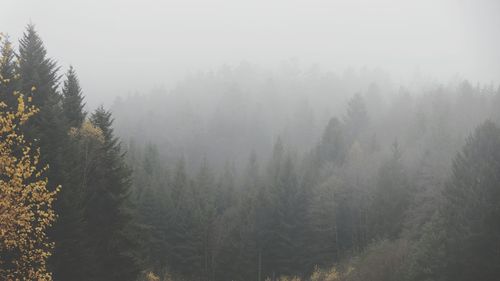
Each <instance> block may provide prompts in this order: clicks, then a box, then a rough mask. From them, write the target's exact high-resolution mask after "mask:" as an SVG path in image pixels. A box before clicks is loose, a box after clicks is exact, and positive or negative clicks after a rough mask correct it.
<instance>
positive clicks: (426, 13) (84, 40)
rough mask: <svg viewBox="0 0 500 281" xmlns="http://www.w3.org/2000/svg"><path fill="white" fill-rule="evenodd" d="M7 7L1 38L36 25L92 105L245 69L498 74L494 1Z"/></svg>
mask: <svg viewBox="0 0 500 281" xmlns="http://www.w3.org/2000/svg"><path fill="white" fill-rule="evenodd" d="M4 10H5V11H11V12H9V13H5V14H4V15H3V16H2V17H1V19H0V26H1V27H2V29H3V30H6V31H9V33H11V34H12V36H13V37H15V36H16V35H18V34H21V33H22V31H23V28H24V27H25V26H26V23H29V22H33V23H36V25H37V27H38V28H39V30H40V34H41V36H42V37H43V38H44V42H45V44H46V45H47V47H48V49H49V54H57V61H58V62H59V64H60V65H61V66H64V67H67V66H68V65H69V64H72V65H74V66H75V67H76V68H77V69H78V73H79V75H80V77H81V80H82V85H83V88H84V89H85V90H86V96H87V102H88V104H89V105H90V106H92V107H95V106H97V105H99V104H101V103H106V104H108V105H109V104H110V102H112V101H113V99H114V98H115V97H116V96H123V95H127V94H129V93H134V92H141V93H143V92H145V91H147V90H150V89H151V88H153V87H155V86H165V87H167V88H170V87H172V86H173V85H175V83H176V82H177V81H178V80H180V79H182V78H183V77H184V76H185V75H187V74H190V73H196V72H198V71H210V70H216V69H218V68H219V67H221V66H222V65H231V66H234V65H238V64H239V63H240V62H242V61H245V62H249V63H252V64H258V65H260V66H263V67H270V68H272V67H277V66H279V65H280V64H281V63H282V62H283V61H286V60H289V59H295V60H297V61H299V62H300V64H302V65H304V66H305V67H309V66H310V65H320V66H321V67H324V68H326V69H327V70H331V71H337V72H343V71H345V70H346V69H350V68H352V69H355V70H359V69H361V68H367V69H378V68H380V69H383V70H384V71H387V72H389V73H390V74H391V76H392V78H393V79H394V81H395V82H396V83H400V82H402V81H407V80H408V79H409V78H408V77H412V76H413V75H414V74H415V73H422V74H425V75H429V76H431V77H435V78H437V79H440V81H447V80H449V79H451V78H452V77H454V76H455V75H459V76H460V77H464V78H467V79H469V80H471V81H473V83H475V82H484V83H489V82H498V77H499V74H500V66H499V64H498V63H495V62H498V61H500V55H499V54H498V51H497V50H498V49H499V47H500V39H498V36H495V35H496V32H497V30H498V27H499V26H500V20H499V19H498V16H497V15H498V12H499V11H500V4H499V3H498V2H497V1H493V0H491V1H480V3H476V1H458V0H457V1H450V0H446V1H393V0H383V1H359V0H356V1H317V0H314V1H280V0H279V1H225V0H224V1H221V0H217V1H210V2H207V1H193V0H188V1H153V0H148V1H114V0H111V1H50V2H48V3H42V2H40V1H21V2H18V1H6V3H4ZM96 66H98V67H96Z"/></svg>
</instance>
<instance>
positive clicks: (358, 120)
mask: <svg viewBox="0 0 500 281" xmlns="http://www.w3.org/2000/svg"><path fill="white" fill-rule="evenodd" d="M344 124H345V126H346V132H347V139H348V140H349V141H350V142H352V141H353V140H356V139H358V140H359V134H360V133H361V132H363V130H364V129H365V128H366V127H367V126H368V113H367V111H366V105H365V102H364V100H363V97H362V96H361V95H360V94H356V95H354V96H353V97H352V98H351V100H349V103H348V104H347V113H346V116H345V118H344Z"/></svg>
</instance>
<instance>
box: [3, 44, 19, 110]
mask: <svg viewBox="0 0 500 281" xmlns="http://www.w3.org/2000/svg"><path fill="white" fill-rule="evenodd" d="M2 39H3V40H2ZM0 40H1V41H3V42H2V46H1V50H0V100H1V101H3V102H4V103H5V104H6V106H7V107H5V108H4V109H3V110H8V109H10V110H12V109H15V108H14V107H15V106H17V99H16V98H17V97H16V95H17V93H16V90H17V88H18V82H19V77H16V76H17V75H16V65H15V62H14V59H15V54H14V49H13V48H12V43H11V42H10V41H9V38H8V37H5V38H1V37H0Z"/></svg>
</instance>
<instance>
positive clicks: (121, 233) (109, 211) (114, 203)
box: [85, 107, 139, 281]
mask: <svg viewBox="0 0 500 281" xmlns="http://www.w3.org/2000/svg"><path fill="white" fill-rule="evenodd" d="M90 120H91V122H92V124H93V125H94V126H95V127H97V128H99V129H100V131H101V132H102V135H103V142H102V145H101V147H100V148H99V150H100V151H99V157H98V159H97V164H96V168H95V170H94V174H93V175H92V179H90V180H89V183H88V188H89V194H88V199H87V200H88V201H87V204H86V209H85V218H86V220H87V225H88V226H87V227H88V235H89V238H90V239H91V242H92V243H91V245H92V247H93V250H94V251H93V254H94V258H95V260H94V272H93V274H94V277H93V278H94V279H95V280H102V281H113V280H116V281H118V280H121V281H123V280H135V278H136V277H137V275H138V273H139V265H138V262H139V261H138V259H137V245H136V243H135V242H134V241H133V240H132V239H131V237H130V231H131V230H132V228H133V221H132V214H131V209H130V205H129V204H130V202H129V200H128V196H129V189H130V180H129V179H130V171H129V169H128V168H127V166H126V165H125V161H124V154H123V152H122V150H121V146H120V143H119V141H118V139H117V138H116V137H115V136H114V133H113V128H112V123H113V120H112V118H111V113H110V112H108V111H106V110H105V109H104V108H103V107H99V108H98V109H97V110H96V111H95V112H94V113H93V114H92V116H91V118H90Z"/></svg>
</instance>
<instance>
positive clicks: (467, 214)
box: [441, 121, 500, 280]
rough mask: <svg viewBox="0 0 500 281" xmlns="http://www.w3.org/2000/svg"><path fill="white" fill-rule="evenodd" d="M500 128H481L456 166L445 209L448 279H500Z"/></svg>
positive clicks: (489, 122)
mask: <svg viewBox="0 0 500 281" xmlns="http://www.w3.org/2000/svg"><path fill="white" fill-rule="evenodd" d="M499 178H500V129H499V128H498V127H497V126H496V125H495V124H494V123H493V122H491V121H487V122H485V123H483V124H482V125H480V126H479V127H478V128H477V129H476V130H475V132H474V134H473V135H472V136H471V137H470V138H469V139H468V140H467V143H466V144H465V146H464V148H463V150H462V152H461V153H459V154H458V155H457V157H456V158H455V161H454V162H453V174H452V177H451V180H450V181H449V183H448V184H447V186H446V187H445V190H444V197H445V203H444V206H443V208H442V211H441V213H442V216H443V220H444V228H445V231H446V234H447V237H446V243H445V253H446V254H445V256H446V257H445V263H446V266H445V270H444V273H445V276H446V280H473V279H476V280H495V279H496V278H498V276H500V269H499V267H498V264H499V263H500V255H499V253H498V249H500V238H499V236H498V233H499V232H498V231H499V229H500V203H499V202H500V181H499Z"/></svg>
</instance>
